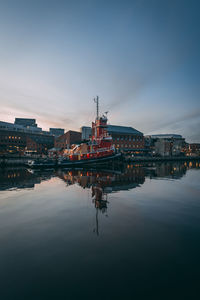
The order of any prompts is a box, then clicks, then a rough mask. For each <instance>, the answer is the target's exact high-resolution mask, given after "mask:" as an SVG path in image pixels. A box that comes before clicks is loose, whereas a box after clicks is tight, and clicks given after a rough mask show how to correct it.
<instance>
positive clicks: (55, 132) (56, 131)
mask: <svg viewBox="0 0 200 300" xmlns="http://www.w3.org/2000/svg"><path fill="white" fill-rule="evenodd" d="M49 132H50V133H51V134H52V135H54V136H55V137H59V136H61V135H63V134H64V133H65V130H64V129H62V128H49Z"/></svg>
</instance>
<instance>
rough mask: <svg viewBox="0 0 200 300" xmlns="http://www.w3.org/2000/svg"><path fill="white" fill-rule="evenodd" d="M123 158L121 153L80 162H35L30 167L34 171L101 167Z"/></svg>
mask: <svg viewBox="0 0 200 300" xmlns="http://www.w3.org/2000/svg"><path fill="white" fill-rule="evenodd" d="M120 158H121V153H118V154H115V155H111V156H107V157H99V158H95V159H85V160H78V161H63V162H62V161H61V162H58V163H52V164H51V163H47V164H45V163H42V162H41V163H37V162H35V163H34V164H33V165H29V167H30V168H33V169H51V168H73V167H79V166H88V165H96V164H98V165H100V164H106V163H109V162H112V161H115V160H118V159H120Z"/></svg>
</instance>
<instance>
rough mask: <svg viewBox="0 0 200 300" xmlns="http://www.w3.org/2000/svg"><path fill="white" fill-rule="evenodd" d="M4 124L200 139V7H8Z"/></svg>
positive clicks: (0, 81)
mask: <svg viewBox="0 0 200 300" xmlns="http://www.w3.org/2000/svg"><path fill="white" fill-rule="evenodd" d="M0 44H1V47H0V66H1V68H0V107H1V110H0V120H1V121H6V122H14V119H15V117H24V118H35V119H36V120H37V123H38V126H40V127H42V128H43V129H44V130H47V129H49V128H50V127H61V128H64V129H66V130H70V129H71V130H79V128H80V127H81V126H90V125H91V122H92V121H93V120H94V118H95V104H94V102H93V98H94V97H95V96H96V95H98V96H99V97H100V111H101V112H102V113H103V112H105V111H109V113H108V118H109V123H110V124H116V125H124V126H132V127H134V128H136V129H138V130H139V131H142V132H143V133H144V134H145V135H147V134H158V133H175V134H181V135H183V136H184V137H185V138H186V140H187V141H188V142H200V58H199V53H200V4H199V1H195V0H191V1H189V0H188V1H185V0H183V1H178V0H174V1H172V0H167V1H164V0H160V1H156V0H137V1H136V0H135V1H134V0H133V1H126V0H124V1H118V0H115V1H109V0H108V1H104V0H102V1H96V0H93V1H92V0H91V1H87V0H84V1H80V0H79V1H67V0H57V1H54V0H48V1H47V0H40V1H39V0H29V1H28V0H18V1H14V0H13V1H12V0H6V1H4V0H1V1H0Z"/></svg>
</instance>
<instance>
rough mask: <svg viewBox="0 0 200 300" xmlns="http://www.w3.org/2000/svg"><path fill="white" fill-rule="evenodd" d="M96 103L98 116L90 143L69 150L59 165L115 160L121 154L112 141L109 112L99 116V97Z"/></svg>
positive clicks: (93, 124)
mask: <svg viewBox="0 0 200 300" xmlns="http://www.w3.org/2000/svg"><path fill="white" fill-rule="evenodd" d="M94 101H95V103H96V110H97V116H96V120H95V122H92V137H91V139H90V141H89V142H88V143H83V144H80V145H76V146H75V147H74V148H72V149H70V150H67V151H66V153H65V154H64V155H65V159H63V160H61V161H60V162H59V165H61V166H62V165H65V166H66V165H69V164H70V163H73V165H80V164H89V163H100V162H104V161H108V160H113V159H116V158H119V157H120V156H121V154H120V153H116V151H115V147H114V145H113V142H112V137H111V136H110V135H109V134H108V131H107V121H108V119H107V113H105V115H102V116H101V117H100V116H99V97H98V96H97V97H96V98H95V99H94Z"/></svg>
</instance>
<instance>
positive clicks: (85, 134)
mask: <svg viewBox="0 0 200 300" xmlns="http://www.w3.org/2000/svg"><path fill="white" fill-rule="evenodd" d="M80 131H81V139H82V140H83V141H88V140H89V138H90V136H91V135H92V128H91V127H89V126H82V127H81V129H80Z"/></svg>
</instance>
